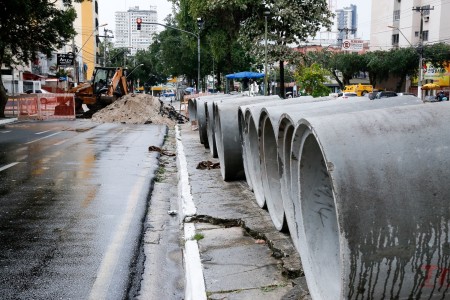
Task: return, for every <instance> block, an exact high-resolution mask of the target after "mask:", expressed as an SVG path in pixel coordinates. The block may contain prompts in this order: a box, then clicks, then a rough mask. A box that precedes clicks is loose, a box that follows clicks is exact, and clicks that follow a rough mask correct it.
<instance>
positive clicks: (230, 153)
mask: <svg viewBox="0 0 450 300" xmlns="http://www.w3.org/2000/svg"><path fill="white" fill-rule="evenodd" d="M278 98H279V97H278V96H258V97H244V98H239V99H224V100H219V101H214V103H213V110H214V124H215V125H214V135H215V138H216V146H217V155H218V156H219V161H220V172H221V174H222V178H223V179H224V180H225V181H231V180H241V179H244V178H245V173H244V165H243V159H242V145H241V139H240V136H239V121H238V111H239V106H241V105H247V104H251V103H258V102H264V101H271V100H274V99H278Z"/></svg>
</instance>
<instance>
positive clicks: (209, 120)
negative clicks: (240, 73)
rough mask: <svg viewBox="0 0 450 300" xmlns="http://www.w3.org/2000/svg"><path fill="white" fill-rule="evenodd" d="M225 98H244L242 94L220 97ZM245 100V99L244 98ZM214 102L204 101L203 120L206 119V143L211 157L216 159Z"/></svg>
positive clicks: (215, 99)
mask: <svg viewBox="0 0 450 300" xmlns="http://www.w3.org/2000/svg"><path fill="white" fill-rule="evenodd" d="M222 96H225V97H222V98H221V99H223V98H226V99H227V101H228V100H230V99H236V98H244V95H243V94H236V95H231V94H227V95H222ZM244 99H245V98H244ZM217 100H219V98H214V101H217ZM214 101H205V119H206V135H207V137H208V143H209V151H210V153H211V156H212V157H214V158H217V157H218V155H217V145H216V137H215V130H214V126H215V122H214V106H213V103H214Z"/></svg>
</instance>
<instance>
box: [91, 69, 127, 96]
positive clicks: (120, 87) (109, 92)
mask: <svg viewBox="0 0 450 300" xmlns="http://www.w3.org/2000/svg"><path fill="white" fill-rule="evenodd" d="M125 74H126V70H124V69H122V68H115V67H96V68H95V71H94V77H93V90H94V93H95V94H97V95H102V94H103V95H106V96H116V97H121V96H123V95H126V94H128V86H127V85H126V77H125ZM122 80H124V81H123V83H122Z"/></svg>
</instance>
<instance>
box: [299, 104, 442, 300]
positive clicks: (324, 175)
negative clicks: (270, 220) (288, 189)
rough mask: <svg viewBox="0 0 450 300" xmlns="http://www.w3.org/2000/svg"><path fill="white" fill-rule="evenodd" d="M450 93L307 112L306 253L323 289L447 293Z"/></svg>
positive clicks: (370, 294)
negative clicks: (442, 99)
mask: <svg viewBox="0 0 450 300" xmlns="http://www.w3.org/2000/svg"><path fill="white" fill-rule="evenodd" d="M449 124H450V103H433V104H422V105H411V106H404V107H390V108H383V109H377V110H366V111H358V112H352V113H342V114H335V115H327V116H318V117H307V118H305V119H303V120H301V121H300V124H299V129H301V130H302V132H303V135H302V139H301V140H302V144H301V147H300V151H299V160H298V164H297V167H298V168H299V169H300V171H299V179H298V180H299V181H300V187H301V189H300V194H299V199H297V201H296V203H297V204H298V211H297V214H299V216H300V218H299V220H298V225H299V227H300V233H301V234H300V243H299V245H300V255H301V259H302V264H303V268H304V271H305V275H306V279H307V283H308V287H309V290H310V293H311V296H312V298H313V299H327V300H328V299H419V298H420V299H447V298H448V297H449V293H450V290H449V282H450V280H449V279H450V273H449V262H450V251H449V249H450V247H449V244H450V241H449V239H450V238H449V229H450V201H448V196H449V195H450V185H449V184H448V182H447V180H446V178H449V177H450V159H449V158H448V154H449V151H450V146H449V145H450V131H449V130H448V126H449Z"/></svg>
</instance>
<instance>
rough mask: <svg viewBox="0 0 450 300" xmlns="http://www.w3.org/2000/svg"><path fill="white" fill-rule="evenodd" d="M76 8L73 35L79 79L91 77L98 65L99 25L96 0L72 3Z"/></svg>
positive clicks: (84, 79) (83, 79)
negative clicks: (75, 31)
mask: <svg viewBox="0 0 450 300" xmlns="http://www.w3.org/2000/svg"><path fill="white" fill-rule="evenodd" d="M73 5H74V7H75V8H76V10H77V16H78V17H77V19H76V20H75V24H74V27H75V29H76V30H77V36H76V37H75V43H74V44H75V48H76V49H75V50H77V51H76V53H78V55H77V56H76V59H77V68H76V69H77V72H78V79H79V81H86V80H89V79H91V77H92V74H93V71H94V68H95V66H96V65H98V58H99V56H100V54H99V42H100V41H99V39H98V37H97V35H98V34H99V32H98V30H99V28H98V27H100V26H104V24H99V23H98V0H94V1H92V2H91V1H83V2H82V3H73Z"/></svg>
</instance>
